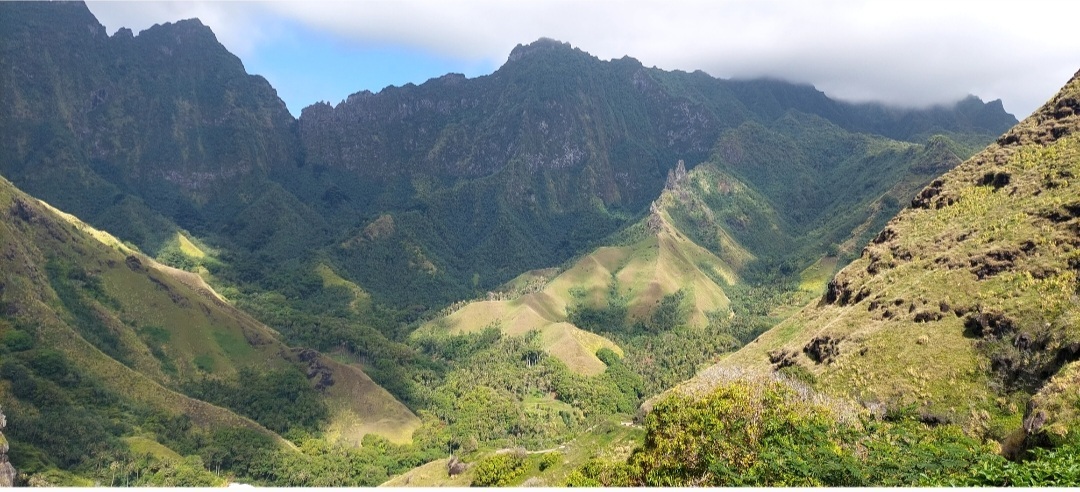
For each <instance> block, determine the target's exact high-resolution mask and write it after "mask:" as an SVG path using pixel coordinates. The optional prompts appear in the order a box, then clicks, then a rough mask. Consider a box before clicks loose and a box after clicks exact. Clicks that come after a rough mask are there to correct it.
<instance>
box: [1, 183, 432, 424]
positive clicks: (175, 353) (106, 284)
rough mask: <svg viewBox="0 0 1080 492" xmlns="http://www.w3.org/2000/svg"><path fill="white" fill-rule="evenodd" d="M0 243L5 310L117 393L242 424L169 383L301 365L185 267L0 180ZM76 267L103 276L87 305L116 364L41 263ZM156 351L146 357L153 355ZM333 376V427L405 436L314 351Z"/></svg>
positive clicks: (387, 400) (374, 390)
mask: <svg viewBox="0 0 1080 492" xmlns="http://www.w3.org/2000/svg"><path fill="white" fill-rule="evenodd" d="M0 199H2V201H0V210H5V211H6V212H5V213H6V216H5V217H4V219H5V220H3V221H2V222H0V228H2V229H3V231H4V234H2V235H0V245H2V247H3V249H4V250H5V251H8V252H9V253H8V254H7V255H6V257H5V263H6V265H5V267H4V272H5V278H4V280H5V284H6V285H7V286H9V287H8V288H6V289H5V291H4V299H3V300H4V302H5V303H6V304H7V305H10V306H14V307H13V308H12V309H13V310H14V311H15V313H16V314H15V316H16V317H17V318H18V319H22V320H27V321H30V322H32V323H34V324H37V325H38V326H40V327H41V328H40V336H41V337H42V338H43V339H44V340H43V341H44V342H45V343H46V344H48V345H50V346H53V347H56V348H57V349H59V350H61V351H62V352H64V354H65V355H67V356H68V357H69V358H70V359H71V360H73V361H75V362H76V363H77V364H78V365H79V366H80V367H82V368H84V370H87V371H90V372H92V373H94V374H97V375H98V376H100V377H101V379H102V380H103V381H106V382H107V384H109V385H111V386H113V388H114V389H116V390H117V391H118V392H120V393H122V394H126V395H128V396H130V397H131V398H132V399H134V400H136V401H139V402H141V403H144V404H148V405H150V406H152V407H155V408H159V409H163V410H166V411H168V412H179V413H186V414H188V415H189V416H191V417H192V418H193V419H194V420H195V421H196V422H197V423H200V424H202V425H206V426H219V425H227V426H236V425H242V426H249V427H254V428H258V429H260V430H263V431H265V432H269V431H266V430H265V429H262V428H261V427H259V426H258V425H257V424H255V423H254V422H251V421H249V420H247V419H245V418H243V417H239V416H237V415H236V414H233V413H232V412H230V411H228V410H225V409H222V408H219V407H216V406H213V405H210V404H207V403H205V402H201V401H198V400H194V399H191V398H188V397H186V396H184V395H183V394H181V393H179V392H177V391H176V390H177V388H178V387H179V383H181V382H182V381H188V380H192V379H195V378H200V377H214V378H230V377H233V376H235V374H236V372H237V370H238V369H239V368H241V367H251V368H256V369H270V368H272V367H280V366H282V365H284V364H299V363H301V361H298V357H299V354H298V353H297V352H296V351H294V350H292V349H290V348H288V347H287V346H285V345H284V344H282V343H281V342H280V341H278V339H277V337H276V333H275V332H274V331H273V330H271V329H270V328H268V327H266V326H265V325H262V324H260V323H258V322H257V321H255V320H254V319H253V318H251V317H250V316H248V315H247V314H246V313H243V312H242V311H239V310H237V309H235V308H233V307H232V306H231V305H229V304H228V303H227V302H225V300H224V299H223V298H221V297H220V296H219V295H218V294H216V293H215V292H214V291H213V290H212V289H211V288H210V287H209V286H208V285H206V283H205V282H203V281H202V279H201V278H199V277H198V276H197V275H195V274H191V273H188V272H183V271H180V270H176V269H173V268H170V267H166V266H163V265H160V264H157V263H156V262H154V261H153V260H151V259H149V258H147V257H146V256H143V255H141V254H140V253H138V252H136V251H133V250H131V249H129V248H128V247H127V246H125V245H123V244H122V243H120V242H119V241H117V240H116V239H115V238H113V237H112V236H109V235H108V234H106V233H103V232H100V231H96V230H94V229H92V228H90V227H89V226H87V225H86V224H84V223H82V222H81V221H79V220H78V219H76V218H75V217H73V216H71V215H68V214H63V213H60V212H58V211H56V210H55V209H53V208H52V207H49V206H48V205H46V204H44V203H42V202H39V201H37V200H35V199H33V198H31V197H29V196H26V195H25V194H22V193H21V192H19V191H18V190H16V189H14V187H13V186H11V185H10V184H9V183H7V182H6V181H4V182H2V183H0ZM47 260H48V261H53V262H60V263H66V264H74V265H77V267H78V268H82V269H84V270H85V271H86V274H87V275H88V277H89V278H93V279H97V281H98V282H100V285H101V294H102V296H101V297H102V298H101V299H96V300H95V299H89V297H88V296H85V295H84V296H83V297H84V301H85V302H86V303H87V304H89V305H90V306H91V310H92V313H93V316H95V317H97V318H98V319H99V320H100V321H101V322H102V325H103V326H104V327H105V328H104V329H105V330H107V331H108V332H109V333H110V334H111V335H112V337H114V338H115V340H117V343H116V348H115V349H112V350H115V351H116V352H118V353H120V354H123V358H124V359H125V360H126V365H125V364H124V363H121V362H119V361H118V360H116V359H115V358H112V357H110V356H109V355H107V354H106V353H104V352H102V351H101V350H99V348H98V347H94V346H93V344H91V343H89V342H87V341H86V340H85V339H84V338H83V337H82V336H80V335H79V331H78V328H77V327H76V326H75V325H72V324H71V320H69V319H66V318H67V317H66V316H65V315H64V314H62V313H64V309H63V308H61V306H62V305H63V303H62V302H61V301H60V300H59V299H58V298H57V297H56V294H55V293H54V292H53V290H52V288H50V286H49V285H50V284H49V279H48V276H47V275H45V274H44V273H42V272H41V268H40V265H44V264H45V263H46V262H47ZM155 351H156V352H157V353H156V354H155V353H153V352H155ZM316 362H318V363H321V364H322V365H324V366H328V367H329V368H330V371H331V373H332V376H333V378H334V380H335V382H336V384H334V385H332V386H330V387H329V388H328V390H327V392H326V394H327V398H328V399H329V403H330V404H331V406H332V408H333V409H334V411H333V415H334V421H333V422H332V423H331V428H337V429H340V430H339V432H340V434H341V435H342V437H344V438H346V439H347V440H350V441H359V439H360V437H362V433H363V432H375V433H379V434H383V435H385V436H387V437H388V438H391V439H394V440H397V441H407V440H408V439H409V436H410V435H411V432H412V430H413V429H414V428H415V427H416V426H418V425H419V421H418V419H417V418H416V417H415V416H414V415H412V413H411V412H409V410H408V409H407V408H405V407H404V406H403V405H401V404H400V403H399V402H397V401H396V400H395V399H393V397H392V396H390V395H389V393H387V392H386V391H385V390H383V389H382V388H380V387H378V386H377V385H375V384H374V383H373V382H371V380H370V379H369V378H368V377H367V376H366V375H365V374H363V372H362V371H360V370H359V369H358V368H355V367H349V366H344V365H341V364H337V363H334V362H333V361H330V360H329V359H328V358H326V357H323V356H321V355H319V356H318V357H317V358H316V359H315V361H308V362H307V364H308V365H309V366H310V365H313V364H315V363H316Z"/></svg>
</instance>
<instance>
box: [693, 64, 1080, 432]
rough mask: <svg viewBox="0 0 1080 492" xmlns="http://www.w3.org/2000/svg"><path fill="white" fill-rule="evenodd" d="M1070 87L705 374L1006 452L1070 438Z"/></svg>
mask: <svg viewBox="0 0 1080 492" xmlns="http://www.w3.org/2000/svg"><path fill="white" fill-rule="evenodd" d="M1078 101H1080V77H1074V78H1073V79H1072V80H1070V81H1069V83H1068V84H1067V85H1066V86H1065V87H1064V88H1063V89H1062V90H1061V92H1060V93H1058V94H1057V95H1056V96H1054V98H1053V99H1051V100H1050V101H1049V102H1048V103H1046V105H1044V106H1043V107H1042V108H1041V109H1039V110H1038V111H1036V112H1035V113H1034V114H1033V115H1032V116H1031V117H1029V118H1027V119H1025V120H1024V121H1023V122H1021V123H1020V124H1018V125H1017V126H1015V127H1014V128H1012V129H1011V130H1009V131H1008V132H1007V133H1005V134H1004V135H1003V136H1002V137H1000V138H998V139H997V141H996V142H995V143H993V144H991V145H990V146H989V147H987V148H986V149H985V150H983V151H982V152H980V153H978V154H977V155H975V156H974V157H973V158H971V159H970V160H968V161H966V162H964V163H963V164H961V165H960V166H958V167H957V168H956V169H954V170H952V171H950V172H948V173H946V174H945V175H943V176H941V177H940V178H938V179H935V180H934V181H933V182H932V183H931V184H930V185H929V186H928V187H926V188H924V189H923V190H922V191H921V192H920V193H919V194H918V195H917V196H916V197H915V199H914V200H912V202H911V206H910V208H908V209H906V210H904V211H903V212H901V213H900V214H899V215H898V216H896V218H894V219H892V220H891V221H890V222H889V223H888V225H887V226H886V227H885V228H884V230H882V231H881V232H880V234H878V235H877V236H876V238H874V239H873V241H871V243H870V244H869V245H868V246H867V247H866V248H865V249H864V250H863V254H862V256H861V257H860V258H859V259H857V260H856V261H854V262H852V263H851V264H850V265H848V266H847V267H846V268H844V269H843V270H842V271H841V272H840V273H839V274H837V275H836V277H835V278H834V279H833V280H832V281H831V282H830V283H829V286H828V291H827V292H826V294H825V295H824V296H823V298H822V299H821V300H820V302H817V303H815V304H813V305H810V306H808V307H806V308H805V309H803V310H802V311H801V312H800V313H798V314H796V315H795V316H793V317H791V318H790V319H788V320H787V321H785V322H783V323H781V324H780V325H779V326H777V327H776V328H774V329H772V330H770V331H769V332H767V333H765V334H764V335H762V336H761V337H760V338H759V339H758V340H757V341H755V342H754V343H752V344H750V345H748V346H746V347H745V348H743V349H742V350H740V351H739V352H737V353H735V354H733V355H732V356H731V357H729V358H728V359H726V360H724V361H723V362H722V363H721V364H720V365H719V366H717V367H716V368H714V369H710V370H709V371H705V372H704V373H703V374H702V375H701V376H700V377H699V378H697V379H695V380H694V381H692V382H691V383H692V384H690V385H689V386H691V387H696V386H702V385H704V386H708V385H709V379H710V377H711V376H710V375H711V374H713V373H714V372H715V373H716V374H719V373H723V372H724V371H726V370H729V369H731V368H737V367H743V368H745V367H754V368H762V369H771V370H778V371H780V372H782V373H785V374H788V375H791V376H794V377H797V378H800V379H803V380H804V381H806V382H808V383H811V384H812V386H813V387H814V388H815V389H817V390H819V391H822V392H824V393H828V394H831V395H834V396H839V397H844V398H851V399H854V400H857V401H859V402H862V403H863V404H864V405H867V406H870V407H873V408H884V409H891V410H896V409H901V408H904V407H911V408H914V409H916V410H917V411H918V412H919V414H920V415H921V418H922V419H923V420H925V421H927V422H937V423H941V422H951V423H957V424H960V425H963V426H964V427H965V428H966V429H967V430H968V431H969V432H971V433H973V434H975V435H979V436H984V437H989V438H993V439H995V440H998V441H1005V443H1006V449H1007V450H1009V451H1012V452H1015V451H1016V449H1017V448H1018V447H1019V446H1020V445H1021V444H1026V445H1031V444H1046V443H1053V444H1061V443H1063V442H1073V440H1075V438H1076V435H1077V426H1078V425H1080V424H1078V422H1080V421H1078V420H1077V415H1078V414H1077V411H1078V407H1077V404H1076V402H1077V388H1078V386H1077V384H1076V381H1077V375H1078V367H1080V366H1078V365H1077V362H1076V361H1077V360H1078V359H1080V338H1078V337H1080V332H1078V331H1077V326H1078V322H1080V311H1078V308H1077V306H1080V303H1078V302H1077V301H1078V299H1077V295H1078V283H1077V275H1078V273H1080V272H1078V271H1080V260H1078V258H1080V256H1078V255H1080V249H1078V248H1080V201H1078V197H1080V181H1078V180H1077V179H1076V177H1077V176H1080V103H1078Z"/></svg>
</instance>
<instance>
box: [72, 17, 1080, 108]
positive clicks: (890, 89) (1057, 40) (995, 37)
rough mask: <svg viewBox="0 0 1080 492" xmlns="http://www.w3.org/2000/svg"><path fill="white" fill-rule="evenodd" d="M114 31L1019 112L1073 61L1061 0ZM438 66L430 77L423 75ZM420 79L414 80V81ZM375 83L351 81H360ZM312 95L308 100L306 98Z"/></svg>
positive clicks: (139, 22) (124, 23)
mask: <svg viewBox="0 0 1080 492" xmlns="http://www.w3.org/2000/svg"><path fill="white" fill-rule="evenodd" d="M88 5H89V6H90V8H91V10H92V11H93V12H94V14H95V15H97V16H98V18H99V19H100V20H101V22H102V23H103V24H105V25H106V27H107V28H108V29H109V31H110V32H113V31H115V30H116V29H117V28H119V27H130V28H132V29H135V30H136V31H138V30H141V29H145V28H146V27H149V26H150V25H153V24H155V23H162V22H168V21H175V20H179V19H183V18H190V17H198V18H200V19H201V20H202V21H203V23H204V24H206V25H208V26H210V27H211V28H212V29H213V30H214V32H215V33H216V34H217V36H218V39H219V40H220V41H221V42H222V44H224V45H225V46H226V47H227V48H229V49H230V50H231V51H233V52H234V53H236V54H237V55H238V56H240V58H241V59H244V58H245V55H247V54H251V53H254V52H256V51H257V50H258V49H259V47H260V46H261V45H262V44H264V43H267V42H269V41H270V40H272V39H274V37H275V36H278V35H280V33H279V31H280V29H279V26H282V25H285V24H288V23H299V24H301V25H303V26H305V27H306V28H309V29H311V30H315V31H318V32H323V33H329V34H332V35H333V36H335V37H337V38H339V39H340V40H341V42H342V43H349V44H355V45H358V46H401V47H405V48H408V49H413V50H419V51H422V52H427V53H431V54H432V55H435V56H441V57H446V58H449V59H455V60H462V61H465V62H468V63H472V64H474V65H475V64H477V63H488V64H490V66H498V65H500V64H501V63H502V62H503V61H505V59H506V57H507V55H508V54H509V53H510V50H511V49H512V48H513V47H514V46H515V45H517V44H519V43H528V42H531V41H533V40H535V39H537V38H540V37H550V38H555V39H558V40H561V41H567V42H569V43H571V44H572V45H574V46H575V47H578V48H581V49H583V50H585V51H588V52H589V53H592V54H593V55H596V56H598V57H600V58H602V59H611V58H621V57H623V56H625V55H629V56H632V57H634V58H637V59H638V60H640V61H641V62H642V63H643V64H645V65H646V66H656V67H659V68H663V69H666V70H676V69H678V70H686V71H693V70H703V71H705V72H707V73H709V74H711V75H713V76H716V77H722V78H732V77H734V78H750V77H762V76H768V77H774V78H782V79H786V80H790V81H793V82H808V83H811V84H814V85H815V86H816V87H817V88H818V89H820V90H822V91H824V92H825V93H827V94H829V95H830V96H831V97H835V98H839V99H845V100H850V101H881V102H885V103H888V104H894V105H901V106H926V105H931V104H939V103H948V102H952V101H955V100H957V99H960V98H962V97H963V96H965V95H967V94H975V95H977V96H979V97H981V98H983V99H984V100H993V99H1002V100H1003V101H1004V103H1005V108H1006V109H1007V110H1009V111H1010V112H1012V113H1014V114H1016V116H1017V117H1019V118H1023V117H1024V116H1026V115H1027V114H1029V113H1031V112H1032V111H1033V110H1035V109H1036V108H1037V107H1038V106H1039V105H1041V104H1042V103H1043V102H1044V101H1045V100H1046V99H1048V98H1049V97H1050V96H1051V95H1053V93H1054V92H1056V91H1057V89H1058V88H1060V87H1061V85H1063V84H1064V83H1065V81H1066V80H1068V78H1069V77H1070V76H1071V75H1072V74H1073V73H1075V72H1076V71H1077V70H1078V69H1080V36H1076V35H1075V32H1074V29H1073V27H1072V26H1071V23H1072V21H1071V20H1070V19H1075V18H1076V14H1077V13H1078V12H1077V11H1078V10H1080V7H1078V6H1074V5H1073V4H1072V3H1070V2H1065V1H1052V0H1043V1H1039V0H1028V1H1027V2H1023V3H1016V2H1006V1H978V2H975V1H950V2H941V1H920V0H915V1H907V2H880V1H814V2H808V1H790V0H789V1H782V0H724V1H715V0H713V1H687V0H683V1H669V2H664V3H660V2H655V1H614V0H592V1H585V2H582V1H566V0H528V1H505V0H465V1H457V0H455V1H452V2H447V1H439V0H406V1H400V0H394V1H388V0H367V1H356V2H344V1H338V2H330V1H285V0H282V1H264V2H146V3H143V2H115V3H114V2H89V3H88ZM432 75H433V76H434V75H436V74H432ZM415 82H417V83H419V82H423V81H422V80H417V81H415ZM361 89H372V90H378V89H379V88H378V87H374V88H372V87H357V88H355V90H361ZM311 102H314V101H311Z"/></svg>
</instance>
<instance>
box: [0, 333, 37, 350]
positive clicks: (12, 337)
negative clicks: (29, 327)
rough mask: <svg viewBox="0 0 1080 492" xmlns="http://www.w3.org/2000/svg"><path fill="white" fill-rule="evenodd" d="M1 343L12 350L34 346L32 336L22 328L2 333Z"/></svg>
mask: <svg viewBox="0 0 1080 492" xmlns="http://www.w3.org/2000/svg"><path fill="white" fill-rule="evenodd" d="M3 344H4V345H5V346H7V348H8V350H10V351H12V352H22V351H23V350H30V349H31V348H33V347H34V337H32V336H30V334H29V333H26V332H25V331H22V330H11V331H9V332H7V333H4V337H3Z"/></svg>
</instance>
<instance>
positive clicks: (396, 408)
mask: <svg viewBox="0 0 1080 492" xmlns="http://www.w3.org/2000/svg"><path fill="white" fill-rule="evenodd" d="M319 362H321V363H322V364H324V365H326V366H327V367H329V368H330V370H331V371H332V372H333V377H334V384H333V385H332V386H330V387H329V388H327V396H328V398H327V404H328V406H329V407H330V414H331V417H330V424H329V425H328V426H327V430H326V433H327V436H328V437H329V438H330V439H332V440H341V441H344V442H347V443H350V444H353V445H356V446H359V445H360V442H361V441H362V440H363V438H364V435H365V434H377V435H380V436H383V437H385V438H387V439H389V440H390V441H391V442H395V443H399V444H404V443H408V442H411V441H412V434H413V431H415V430H416V429H417V428H418V427H420V419H419V418H417V417H416V415H414V414H413V413H412V411H410V410H409V408H408V407H406V406H405V405H403V404H402V403H401V402H399V401H398V400H397V399H396V398H394V396H393V395H391V394H390V393H389V392H388V391H386V390H385V389H383V388H382V387H381V386H379V385H378V384H376V383H375V382H374V381H372V380H371V378H370V377H368V375H367V374H364V372H363V371H362V370H360V369H359V368H357V367H356V366H352V365H346V364H342V363H340V362H337V361H335V360H333V359H331V358H329V357H326V356H320V357H319Z"/></svg>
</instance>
